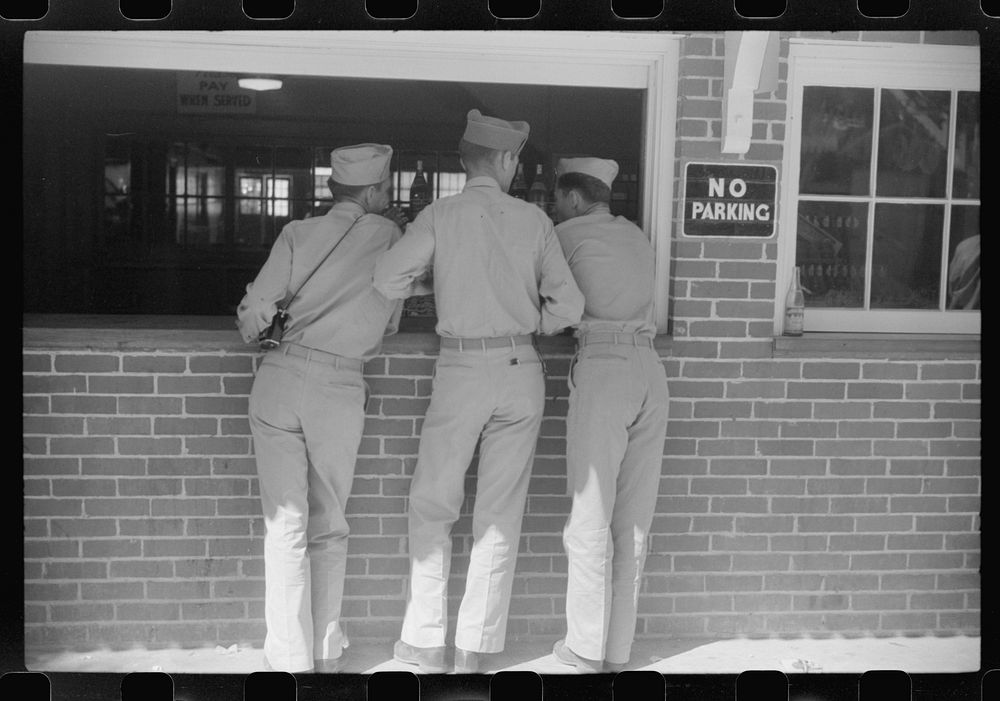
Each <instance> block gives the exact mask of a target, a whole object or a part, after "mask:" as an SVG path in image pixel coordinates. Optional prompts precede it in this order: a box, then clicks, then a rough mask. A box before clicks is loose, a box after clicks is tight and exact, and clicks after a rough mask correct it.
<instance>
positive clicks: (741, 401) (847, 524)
mask: <svg viewBox="0 0 1000 701" xmlns="http://www.w3.org/2000/svg"><path fill="white" fill-rule="evenodd" d="M403 342H405V339H400V343H403ZM699 343H704V344H707V345H710V346H719V345H722V344H720V343H719V342H717V341H700V342H699ZM674 346H675V348H674V349H673V351H672V353H670V356H671V357H668V358H666V359H665V361H664V362H665V366H666V369H667V371H668V374H669V377H670V389H671V395H672V402H671V423H670V427H669V430H668V437H667V440H666V443H665V451H664V455H665V459H664V470H663V478H662V480H661V487H660V498H659V502H658V505H657V515H656V517H655V520H654V522H653V529H652V536H651V549H650V555H649V560H648V564H647V577H646V580H645V583H644V585H643V594H642V600H641V603H640V612H641V616H642V617H641V620H640V624H639V634H640V635H649V636H659V635H704V634H712V635H714V634H719V635H731V634H737V633H752V634H771V633H783V632H792V633H809V634H821V633H826V632H831V631H839V632H846V633H866V632H875V633H884V634H888V633H895V632H939V633H954V632H966V633H971V632H975V631H977V630H978V610H979V584H978V574H977V568H978V559H979V536H978V531H979V523H978V515H977V514H978V512H979V508H980V499H979V494H980V478H979V474H980V472H979V458H978V455H979V365H980V364H979V361H978V360H976V359H974V358H973V359H964V360H897V361H893V360H886V359H869V358H864V359H858V358H855V359H849V358H838V359H837V360H825V359H802V358H797V359H796V358H766V359H759V358H736V359H731V358H727V357H712V358H704V357H695V356H691V354H690V353H688V351H686V350H685V348H686V347H687V346H686V342H675V343H674ZM546 355H547V356H548V357H549V358H548V368H549V372H550V375H551V377H550V382H549V395H550V398H549V401H548V404H547V413H546V418H545V420H544V422H543V424H542V431H541V435H540V438H539V442H538V457H537V460H536V463H535V468H534V473H533V477H532V482H531V488H530V492H529V498H528V505H527V510H526V514H525V519H524V532H523V535H522V543H521V556H520V558H519V560H518V567H517V571H518V575H517V578H516V581H515V585H514V600H513V604H512V616H511V627H510V632H511V635H512V636H516V637H527V636H550V635H557V634H559V633H561V632H562V626H563V625H564V624H563V621H562V619H561V616H562V611H563V605H564V604H563V597H564V592H565V572H566V560H565V556H564V555H563V552H562V544H561V540H560V531H561V528H562V526H563V523H564V521H565V517H566V514H567V512H568V507H569V499H568V497H567V496H566V494H565V489H566V480H565V461H564V455H565V422H564V417H565V412H566V398H565V395H566V388H565V382H564V376H565V372H566V367H567V365H568V357H567V355H566V354H565V352H564V351H563V350H560V349H550V350H548V351H547V352H546ZM432 364H433V356H431V355H422V354H394V355H391V356H388V357H383V358H378V359H376V360H374V361H373V362H371V363H370V364H369V365H368V368H367V376H368V377H367V379H368V382H369V384H370V385H371V388H372V392H373V401H372V403H371V405H370V407H369V416H368V420H367V424H366V428H365V437H364V440H363V443H362V446H361V458H360V459H359V461H358V465H357V476H356V479H355V485H354V494H353V496H352V497H351V500H350V502H349V503H348V511H349V514H350V519H349V520H350V525H351V532H352V536H351V540H350V553H351V557H350V560H349V563H348V582H347V588H346V596H347V600H346V602H345V608H344V611H345V617H346V618H347V621H346V624H347V626H348V629H349V631H350V632H351V633H352V634H353V635H354V636H356V637H369V638H380V639H392V638H393V637H394V636H395V635H397V634H398V629H399V625H400V621H401V615H402V607H403V598H404V594H405V575H406V572H407V561H406V555H405V552H406V550H405V548H406V542H405V532H406V518H405V508H406V494H407V491H408V486H409V476H410V475H411V474H412V470H413V467H414V464H415V459H416V451H417V444H418V438H417V436H418V435H419V429H420V421H421V417H422V415H423V412H424V410H425V408H426V405H427V401H428V396H429V391H430V373H431V369H432ZM252 367H253V356H252V355H250V354H246V353H240V352H238V351H232V352H227V353H223V354H213V355H208V354H200V353H194V354H186V353H181V352H177V353H155V354H154V353H131V352H100V351H93V352H78V351H66V350H52V351H46V350H44V349H34V348H33V349H30V350H27V351H26V352H25V354H24V373H25V374H24V445H25V457H24V476H25V480H24V485H25V500H24V508H25V541H24V542H25V614H26V621H27V630H26V641H27V644H28V645H30V646H83V647H86V646H94V645H105V644H106V645H116V644H123V645H125V644H132V643H136V642H141V643H145V644H152V645H155V644H168V643H181V644H209V643H226V644H231V643H232V642H244V643H255V644H259V643H260V640H261V636H262V633H263V628H262V623H261V618H262V608H261V607H262V601H261V598H262V592H263V579H262V576H263V572H262V560H261V553H262V540H261V535H262V530H261V528H262V523H261V519H260V507H259V504H258V501H257V484H256V478H255V476H254V467H253V459H252V457H251V445H250V438H249V430H248V427H247V421H246V410H247V393H248V391H249V388H250V383H251V372H252ZM473 487H474V477H473V476H470V478H469V493H470V494H471V492H472V488H473ZM470 503H471V500H470ZM467 506H468V504H467ZM470 526H471V524H470V519H469V515H468V509H466V512H465V514H464V515H463V517H462V518H461V520H460V521H459V523H458V525H457V527H456V530H455V534H454V541H455V554H456V557H455V566H454V570H453V574H454V577H455V580H454V581H453V585H454V586H453V588H452V591H453V594H454V596H453V600H452V603H453V604H455V605H457V597H458V595H460V592H461V586H460V585H461V576H462V574H463V573H464V571H465V566H466V564H467V558H468V551H469V545H470V539H471V536H470Z"/></svg>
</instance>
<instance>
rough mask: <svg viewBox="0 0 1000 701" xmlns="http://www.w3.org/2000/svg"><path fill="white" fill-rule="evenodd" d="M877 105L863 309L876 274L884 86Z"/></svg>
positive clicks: (868, 306) (868, 304)
mask: <svg viewBox="0 0 1000 701" xmlns="http://www.w3.org/2000/svg"><path fill="white" fill-rule="evenodd" d="M874 92H875V107H874V108H873V111H872V160H871V164H870V165H869V171H868V173H869V175H868V222H867V223H868V230H867V233H866V234H865V266H866V267H867V268H868V270H867V273H868V274H867V275H865V299H864V306H863V309H865V310H866V311H867V310H870V309H871V294H872V279H873V278H874V276H875V261H874V260H873V259H872V252H873V251H874V249H875V195H876V193H877V192H878V181H877V178H878V146H879V133H878V131H879V126H880V125H881V123H882V88H880V87H877V88H875V91H874Z"/></svg>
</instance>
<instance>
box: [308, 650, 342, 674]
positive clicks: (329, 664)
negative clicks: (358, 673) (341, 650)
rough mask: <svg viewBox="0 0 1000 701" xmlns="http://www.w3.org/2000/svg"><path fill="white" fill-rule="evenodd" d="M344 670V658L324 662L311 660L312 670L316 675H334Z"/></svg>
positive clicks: (333, 658) (334, 658)
mask: <svg viewBox="0 0 1000 701" xmlns="http://www.w3.org/2000/svg"><path fill="white" fill-rule="evenodd" d="M343 668H344V656H343V655H341V656H340V657H332V658H328V659H325V660H313V670H314V671H315V672H316V674H336V673H337V672H340V671H341V670H343Z"/></svg>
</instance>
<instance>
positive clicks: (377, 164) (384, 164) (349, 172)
mask: <svg viewBox="0 0 1000 701" xmlns="http://www.w3.org/2000/svg"><path fill="white" fill-rule="evenodd" d="M391 160H392V147H391V146H385V145H383V144H357V145H356V146H344V147H342V148H336V149H334V150H333V151H331V152H330V168H331V169H332V170H333V173H332V174H331V177H332V178H333V180H334V182H337V183H340V184H341V185H377V184H379V183H380V182H382V181H383V180H385V179H386V178H388V177H389V162H390V161H391Z"/></svg>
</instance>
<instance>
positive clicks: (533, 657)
mask: <svg viewBox="0 0 1000 701" xmlns="http://www.w3.org/2000/svg"><path fill="white" fill-rule="evenodd" d="M554 642H555V640H554V639H553V640H552V641H546V642H539V641H530V642H515V641H512V642H510V643H508V645H507V650H505V651H504V652H502V653H498V654H496V655H489V656H487V657H486V659H485V669H484V670H483V672H484V673H487V674H489V673H492V672H498V671H501V670H517V671H534V672H538V673H539V674H568V673H572V671H573V670H571V668H569V667H566V666H565V665H562V664H560V663H559V662H557V661H556V660H555V659H554V658H553V656H552V645H553V643H554ZM979 644H980V639H979V638H978V637H967V636H954V637H929V636H928V637H919V638H915V637H893V638H829V639H823V640H815V639H805V638H802V639H795V640H784V639H765V640H761V639H738V640H695V639H682V640H639V641H636V643H635V645H634V646H633V648H632V660H631V662H630V664H629V665H628V669H630V670H652V671H656V672H660V673H663V674H738V673H740V672H743V671H745V670H750V669H776V670H780V671H783V672H786V673H793V674H794V673H802V672H820V673H822V672H826V673H861V672H865V671H868V670H871V669H898V670H903V671H905V672H911V673H949V672H976V671H978V670H979V666H980V652H979ZM345 654H346V655H347V657H346V658H345V670H344V671H345V672H349V673H364V674H370V673H373V672H380V671H411V672H415V671H416V668H415V667H412V666H410V665H405V664H401V663H399V662H396V661H394V660H393V659H392V643H391V642H388V643H385V642H377V643H372V642H355V643H352V644H351V646H350V647H349V648H348V649H347V650H346V652H345ZM25 664H26V666H27V668H28V669H29V670H31V671H41V672H117V673H124V672H153V671H157V672H159V671H162V672H168V673H170V672H172V673H188V674H190V673H209V674H249V673H250V672H256V671H261V670H263V652H262V651H261V650H260V649H259V648H242V647H239V646H237V645H232V646H229V647H228V648H227V647H223V646H216V647H204V648H194V649H178V648H170V649H161V650H145V649H133V650H96V651H92V652H59V653H31V652H28V653H26V654H25Z"/></svg>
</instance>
